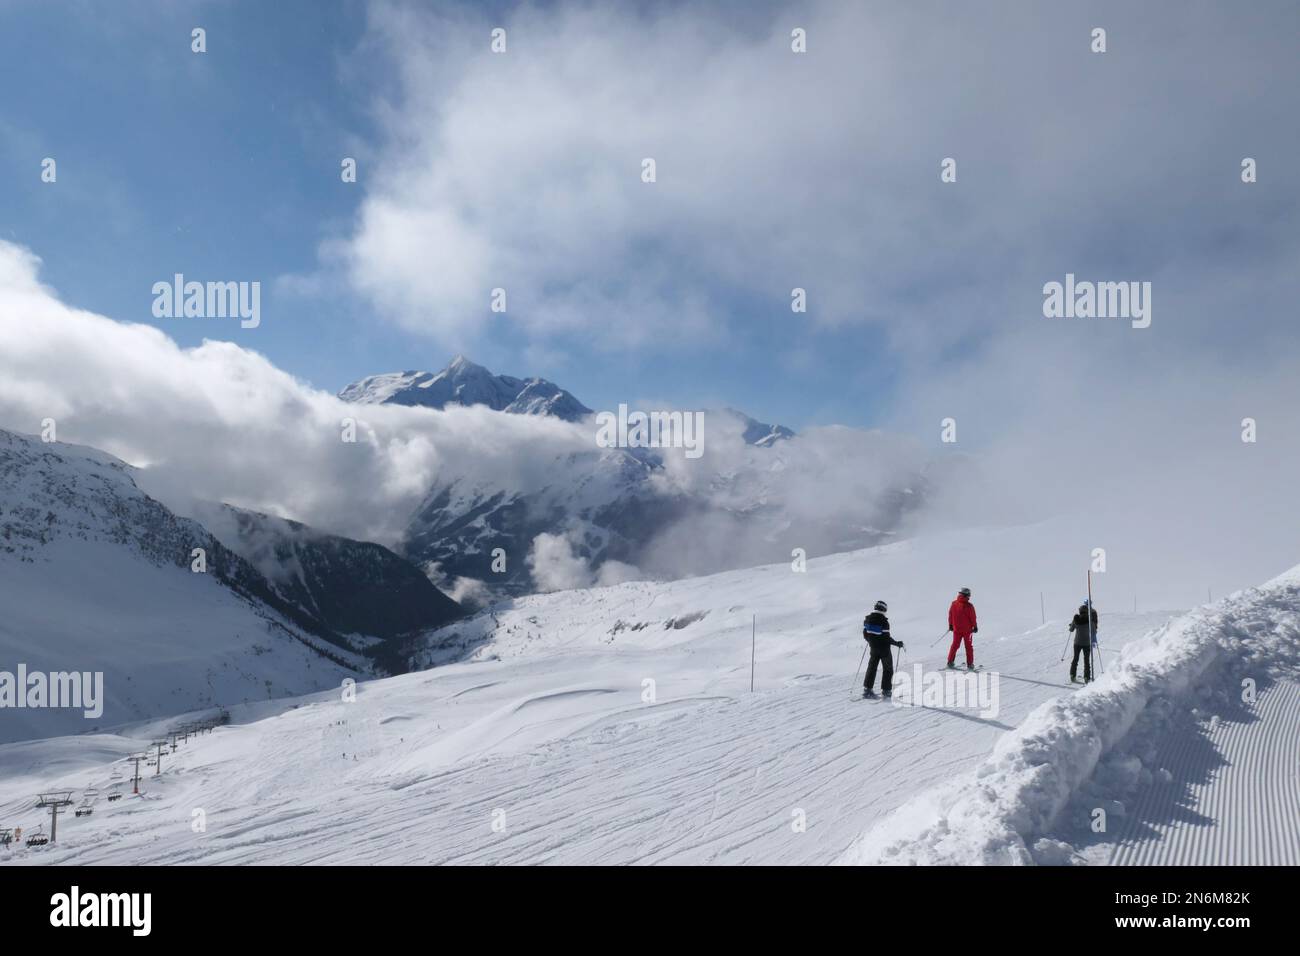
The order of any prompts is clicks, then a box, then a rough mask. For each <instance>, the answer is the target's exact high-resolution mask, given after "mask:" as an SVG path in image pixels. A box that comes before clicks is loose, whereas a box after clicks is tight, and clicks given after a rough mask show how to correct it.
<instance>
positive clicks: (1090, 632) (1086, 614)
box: [1070, 601, 1097, 684]
mask: <svg viewBox="0 0 1300 956" xmlns="http://www.w3.org/2000/svg"><path fill="white" fill-rule="evenodd" d="M1088 605H1089V602H1088V601H1084V602H1083V603H1082V604H1080V605H1079V611H1078V613H1077V614H1075V615H1074V620H1072V621H1071V622H1070V631H1071V632H1072V633H1073V634H1074V659H1073V660H1071V661H1070V683H1071V684H1073V683H1074V682H1075V679H1076V675H1077V674H1078V672H1079V652H1080V651H1082V652H1083V682H1084V683H1085V684H1086V683H1088V682H1089V681H1091V680H1092V649H1093V648H1094V647H1096V646H1097V609H1096V608H1095V607H1094V608H1090V607H1089V606H1088Z"/></svg>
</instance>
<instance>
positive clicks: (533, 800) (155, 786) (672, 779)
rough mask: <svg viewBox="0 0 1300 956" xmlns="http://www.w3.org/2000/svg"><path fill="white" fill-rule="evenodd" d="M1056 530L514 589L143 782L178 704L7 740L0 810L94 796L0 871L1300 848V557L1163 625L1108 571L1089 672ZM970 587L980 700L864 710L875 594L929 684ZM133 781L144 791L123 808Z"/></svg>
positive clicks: (1097, 857)
mask: <svg viewBox="0 0 1300 956" xmlns="http://www.w3.org/2000/svg"><path fill="white" fill-rule="evenodd" d="M1064 531H1065V529H1063V528H1062V527H1061V526H1060V525H1059V524H1052V523H1048V524H1044V525H1039V526H1034V527H1030V528H1018V529H1002V530H996V531H989V530H976V531H966V532H954V533H948V534H944V535H940V536H935V537H932V538H928V539H919V538H918V539H915V540H912V541H907V542H900V543H897V544H894V545H889V546H886V547H883V548H874V549H869V550H865V551H857V552H851V553H847V554H841V555H834V556H830V557H825V558H820V559H816V560H812V561H809V562H808V564H807V570H806V571H803V572H797V571H794V570H793V569H792V568H791V566H789V565H773V566H769V567H763V568H755V569H748V570H743V571H735V572H728V573H725V574H719V575H714V576H710V577H706V578H696V579H689V580H682V581H677V582H672V583H662V584H651V583H640V582H634V583H628V584H622V585H618V586H613V587H607V588H597V589H592V590H584V591H572V592H558V593H554V594H548V595H538V596H533V597H529V598H525V599H521V600H519V601H516V602H513V603H512V604H511V605H510V606H508V607H506V606H500V607H498V608H496V609H495V610H494V611H493V612H489V613H483V614H481V615H478V616H476V617H475V618H472V619H470V620H468V621H465V622H462V623H460V624H459V625H456V626H453V627H449V628H446V629H444V630H443V631H441V632H438V633H435V634H434V635H432V636H431V637H430V640H429V650H428V652H427V655H426V656H427V658H428V662H429V663H431V664H438V666H434V667H431V668H430V669H428V670H423V671H419V672H416V673H411V674H407V675H403V676H400V677H394V678H388V679H384V680H376V681H370V682H363V683H361V684H359V685H357V686H356V693H355V699H354V700H350V701H349V700H348V699H346V698H347V696H349V695H346V694H344V693H342V692H333V691H331V692H327V693H321V694H315V695H312V696H308V697H301V698H295V699H290V700H279V701H272V702H267V703H263V704H257V705H245V706H242V707H231V708H230V714H231V723H230V724H229V725H228V726H223V727H219V728H217V729H216V730H215V731H214V732H213V733H211V734H206V735H203V736H200V737H197V738H192V739H191V740H190V741H189V742H186V743H183V744H181V745H179V747H178V748H177V750H176V752H175V753H172V754H168V755H166V756H164V758H163V768H162V770H163V772H162V773H161V775H158V776H149V775H146V776H144V777H143V779H142V783H141V790H142V793H141V795H140V796H131V795H130V790H131V784H130V779H129V777H130V771H129V765H127V764H126V763H124V759H123V758H125V757H126V756H127V755H128V754H130V753H133V752H138V751H140V750H142V749H144V747H145V746H146V745H147V743H148V741H150V740H152V739H155V738H157V737H158V736H160V735H162V734H163V733H164V732H165V731H166V729H167V727H168V726H169V725H171V724H173V723H174V724H179V723H181V722H182V721H183V718H181V717H178V718H177V719H176V721H174V722H169V721H155V722H153V723H151V724H149V725H141V726H137V727H131V728H123V729H122V730H121V732H119V733H116V734H95V735H79V736H70V737H60V738H51V739H46V740H35V741H27V742H21V743H15V744H9V745H6V746H3V747H0V827H14V826H20V827H22V828H23V830H24V832H25V833H29V832H31V831H32V830H34V829H36V827H37V826H38V825H43V826H44V829H45V831H46V832H47V833H48V830H49V820H48V813H47V812H45V811H41V810H39V809H37V808H36V807H35V806H34V803H35V799H34V797H35V795H36V794H37V793H39V792H42V791H49V790H54V789H71V790H74V791H78V796H79V795H80V793H81V792H82V791H84V790H85V789H86V788H88V787H93V788H96V789H98V791H99V793H100V797H99V800H98V803H97V804H96V806H95V812H94V813H93V814H92V815H90V816H86V817H82V818H74V817H73V816H72V814H71V813H67V814H65V815H64V816H62V817H61V818H60V820H59V824H58V827H59V830H58V839H57V842H56V843H55V844H53V845H49V846H43V847H32V848H28V847H26V846H23V845H11V846H9V847H6V848H3V849H0V862H3V863H5V864H7V865H21V864H246V863H256V864H367V863H396V864H444V863H450V864H465V863H483V864H502V863H521V864H548V863H549V864H651V863H674V864H755V863H766V864H831V863H841V864H879V863H886V864H890V863H897V864H910V863H921V864H947V863H954V864H1034V863H1038V864H1107V863H1116V864H1126V863H1152V862H1167V863H1187V864H1195V863H1210V862H1215V863H1234V864H1262V863H1289V864H1295V863H1300V834H1298V833H1297V825H1298V821H1300V756H1298V755H1300V721H1298V718H1300V692H1298V691H1297V688H1298V686H1300V569H1296V570H1293V571H1291V572H1288V573H1287V574H1284V575H1282V576H1281V577H1278V578H1276V579H1275V580H1273V581H1270V582H1269V583H1267V584H1265V585H1263V586H1261V587H1258V588H1254V589H1249V590H1246V591H1243V592H1240V593H1238V594H1235V595H1232V596H1231V597H1229V598H1227V599H1225V600H1222V601H1220V602H1218V603H1216V604H1214V605H1210V606H1205V607H1200V608H1196V609H1194V610H1191V611H1190V612H1178V611H1165V612H1149V613H1141V614H1124V613H1115V612H1114V611H1112V610H1111V609H1110V608H1108V606H1107V604H1106V603H1105V578H1104V576H1098V579H1099V581H1100V586H1099V588H1098V603H1099V610H1100V611H1101V621H1102V623H1101V628H1100V640H1101V648H1102V667H1103V669H1102V673H1101V674H1100V676H1099V678H1098V679H1097V680H1096V681H1095V682H1094V683H1093V684H1091V685H1087V686H1086V687H1085V686H1082V685H1071V684H1070V683H1069V680H1068V661H1066V662H1062V660H1061V657H1062V652H1063V648H1064V645H1065V644H1066V642H1067V640H1068V638H1067V633H1066V622H1067V621H1068V617H1069V613H1071V612H1072V611H1073V610H1074V607H1075V606H1077V603H1078V599H1079V597H1080V595H1079V594H1078V593H1074V592H1067V593H1066V594H1065V595H1064V597H1060V598H1057V599H1056V600H1055V602H1054V603H1053V604H1052V605H1049V613H1048V617H1049V620H1048V621H1047V622H1046V624H1043V623H1041V622H1040V620H1039V596H1038V591H1039V583H1038V582H1041V581H1045V580H1051V581H1059V580H1069V579H1079V578H1081V575H1079V574H1078V573H1077V567H1076V565H1077V561H1076V562H1071V561H1070V560H1068V559H1067V558H1066V557H1064V556H1058V552H1059V551H1060V547H1059V542H1060V540H1061V539H1062V536H1063V533H1064ZM989 554H997V555H998V556H999V558H998V561H997V562H995V563H994V562H989V561H988V560H987V556H988V555H989ZM961 584H970V585H971V586H972V587H974V589H975V594H974V602H975V604H976V606H977V608H978V610H979V614H980V632H979V634H977V635H976V638H975V647H976V655H977V659H978V661H979V662H980V663H981V664H982V665H984V668H985V670H984V672H983V675H982V676H980V677H975V678H963V679H964V680H966V681H968V682H969V681H976V682H978V681H981V680H982V681H986V682H987V683H985V684H984V685H983V686H984V689H985V695H984V696H983V697H982V698H978V699H977V698H971V699H968V700H966V701H965V702H964V703H963V704H962V705H961V706H958V705H956V703H955V702H953V701H951V700H941V701H939V702H938V703H937V704H936V702H935V701H930V702H928V703H927V702H926V701H925V698H924V695H921V699H920V700H914V701H913V702H912V704H911V705H908V704H906V703H905V702H903V701H901V700H898V699H896V700H895V701H894V702H885V701H863V700H861V699H859V698H860V692H861V674H860V673H859V675H858V677H857V678H856V679H855V678H854V677H853V668H854V666H855V665H856V664H857V662H858V660H859V657H860V655H861V653H862V647H863V644H862V640H861V621H862V616H863V614H864V613H865V610H866V609H867V608H869V607H870V606H871V603H872V601H874V600H875V599H877V598H881V597H884V598H887V599H888V600H889V603H890V610H891V615H890V616H891V620H892V623H893V631H894V634H895V636H896V637H898V638H900V639H902V640H904V641H905V642H906V644H907V650H906V652H905V653H904V654H903V655H902V659H901V663H900V674H908V675H909V679H911V678H912V677H913V676H919V677H920V679H921V681H922V685H921V686H924V682H925V681H926V675H928V674H931V673H937V674H939V675H941V676H943V675H945V674H947V673H948V672H946V671H944V668H943V665H944V660H945V657H946V650H947V644H948V641H947V638H946V637H943V636H942V635H941V634H940V630H939V629H940V628H941V627H942V626H943V623H944V615H945V613H946V609H947V605H948V602H949V601H950V600H951V598H952V596H953V592H954V590H955V588H956V587H957V586H959V585H961ZM1062 604H1064V606H1063V607H1062V606H1060V605H1062ZM751 628H752V629H753V632H751ZM751 633H754V634H756V641H755V652H754V664H753V673H754V687H755V689H754V691H753V692H751V691H750V680H751ZM937 638H938V640H937V641H936V639H937ZM958 660H959V661H960V660H961V658H960V656H959V658H958ZM438 662H443V663H438ZM917 665H920V667H921V671H920V672H919V675H918V673H917V672H916V671H915V670H914V668H915V667H916V666H917ZM967 686H970V685H969V684H968V685H967ZM990 694H991V695H993V696H989V695H990ZM142 771H144V772H145V773H146V774H152V773H153V771H152V770H145V769H144V768H143V767H142ZM114 787H117V788H123V787H124V788H125V792H126V793H127V794H128V795H127V796H126V797H125V798H124V799H121V800H120V801H117V802H114V803H111V804H110V803H107V802H105V800H104V798H103V794H104V793H106V792H107V791H108V790H109V789H111V788H114Z"/></svg>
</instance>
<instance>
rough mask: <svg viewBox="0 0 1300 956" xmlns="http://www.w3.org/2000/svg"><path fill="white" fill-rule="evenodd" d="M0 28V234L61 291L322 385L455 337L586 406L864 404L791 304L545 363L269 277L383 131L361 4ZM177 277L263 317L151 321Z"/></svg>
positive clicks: (20, 15) (54, 15) (850, 350)
mask: <svg viewBox="0 0 1300 956" xmlns="http://www.w3.org/2000/svg"><path fill="white" fill-rule="evenodd" d="M444 6H447V7H451V6H454V5H444ZM477 9H482V5H479V7H478V8H477ZM0 23H2V24H3V29H0V83H3V85H4V87H5V88H6V89H9V90H21V91H22V95H21V96H11V97H8V98H7V99H6V102H5V104H4V106H3V109H2V110H0V131H2V132H3V139H4V142H3V144H0V176H3V179H4V181H5V182H6V183H7V184H9V185H8V187H7V188H6V190H5V202H4V204H3V213H0V236H3V237H4V238H6V239H8V240H9V241H11V242H15V243H19V244H21V245H24V246H26V247H28V248H29V249H31V250H32V251H33V252H35V253H36V254H37V255H39V256H40V257H41V258H42V260H43V262H44V265H43V269H42V277H43V280H44V281H45V282H46V283H47V284H48V285H50V286H51V287H53V288H54V289H55V290H57V291H58V293H59V294H60V296H61V297H62V298H64V300H65V301H67V302H69V303H70V304H73V305H76V306H79V307H82V308H86V309H89V310H92V311H95V312H99V313H101V314H105V315H108V316H111V317H113V318H116V319H120V320H126V321H134V322H146V323H152V324H156V325H158V326H159V327H161V328H163V329H164V330H165V331H166V332H167V333H168V334H169V335H171V336H172V337H173V338H175V339H176V340H177V341H178V342H179V343H180V344H182V345H187V346H188V345H196V344H198V343H199V342H200V341H201V340H202V339H203V338H204V337H205V336H206V337H213V338H229V339H231V340H233V341H235V342H238V343H239V344H241V345H245V346H247V347H249V348H252V349H255V350H257V351H260V352H262V353H263V354H265V355H266V356H268V357H269V358H270V359H271V360H272V361H273V362H275V363H276V364H277V365H278V366H280V367H281V368H283V369H285V370H287V371H289V372H291V373H293V374H295V375H297V376H299V377H301V378H303V379H305V380H307V381H309V382H311V383H312V384H314V385H316V386H318V387H321V388H325V389H328V390H331V391H332V390H335V389H337V388H339V387H341V386H342V385H344V384H346V383H347V382H349V381H352V380H354V379H356V378H359V377H361V376H362V375H366V374H371V373H375V372H382V371H390V370H396V369H405V368H437V367H440V366H441V365H442V364H444V363H445V362H446V361H447V359H449V358H450V357H451V354H452V351H453V350H454V349H457V348H461V349H463V350H464V351H465V352H466V353H467V354H469V355H470V356H471V357H473V358H475V359H476V360H478V361H480V362H481V363H483V364H487V365H489V366H490V367H493V368H494V369H495V370H497V371H501V372H507V373H513V374H517V375H529V374H544V375H547V376H550V377H554V378H556V379H557V380H558V381H559V382H560V383H561V384H562V385H564V386H565V387H567V388H569V389H570V390H571V391H573V392H574V393H575V394H577V395H578V396H579V397H580V398H581V399H583V400H584V401H585V402H586V403H587V404H589V405H592V406H593V407H598V408H599V407H613V406H614V405H616V404H617V402H619V401H626V400H628V399H629V398H631V399H633V400H635V399H637V398H639V397H646V398H651V399H661V400H670V401H675V402H681V403H683V404H685V405H690V404H692V403H697V404H698V403H729V404H734V405H737V406H739V407H742V408H745V409H746V410H749V411H751V412H752V413H753V414H756V415H760V416H767V417H768V418H770V419H778V420H782V421H792V422H795V423H798V424H803V423H805V422H808V421H815V420H828V421H845V422H850V423H864V422H869V421H870V420H871V419H872V417H873V415H874V410H875V408H876V406H877V403H878V400H879V395H878V391H879V388H878V385H879V384H880V383H877V386H876V387H872V388H859V389H853V390H851V392H850V393H848V394H831V395H828V394H826V393H819V391H818V390H816V389H812V388H810V387H809V383H808V382H807V380H800V379H798V378H792V377H791V376H790V375H789V373H788V369H786V368H784V367H783V366H782V364H781V363H780V361H778V359H779V356H780V355H781V354H782V352H783V351H786V350H788V348H789V345H790V336H789V333H788V329H789V321H788V316H789V312H788V309H785V308H783V301H778V302H776V303H767V304H766V309H765V308H764V304H763V303H758V304H756V303H754V302H752V301H749V302H746V301H744V297H743V296H735V297H734V298H733V299H732V302H731V303H730V304H731V305H732V306H733V307H734V308H735V309H737V310H741V309H743V310H744V312H745V323H744V330H743V334H740V335H736V336H734V337H731V338H730V339H729V340H728V341H727V342H726V343H725V344H724V345H721V346H719V347H717V348H710V349H708V350H706V351H702V352H699V353H698V354H692V353H689V352H687V351H685V350H683V351H679V352H677V353H676V354H675V355H674V356H673V358H672V360H671V361H665V357H664V354H663V352H662V351H658V350H651V351H648V352H647V351H645V350H639V349H625V350H608V349H600V350H591V351H586V352H584V350H583V348H582V344H581V342H578V341H575V340H573V339H570V340H567V341H565V342H563V343H562V347H561V349H562V351H560V352H558V353H557V351H556V350H554V349H552V350H550V351H549V352H548V353H547V355H548V356H549V357H550V358H551V359H552V360H551V361H544V360H543V361H539V360H538V358H537V356H536V354H535V353H528V352H526V351H525V346H526V345H527V342H526V341H525V340H524V339H523V338H522V337H519V336H517V335H512V333H511V330H510V329H509V328H498V329H489V330H487V331H488V332H489V333H490V334H484V335H482V336H480V337H478V338H476V339H474V340H471V341H469V342H441V341H439V340H436V339H430V338H428V337H426V336H423V335H419V334H415V333H413V332H411V331H409V330H406V329H403V328H399V327H396V326H394V325H393V324H392V323H390V322H387V321H384V320H383V319H382V318H380V317H379V316H378V315H377V314H376V313H377V310H376V308H375V307H374V305H373V304H371V303H370V302H368V301H367V300H366V299H365V298H364V297H361V296H356V295H353V294H350V291H349V290H347V289H342V288H334V289H332V290H331V293H330V294H329V295H323V296H317V297H309V298H304V297H302V296H296V295H286V294H283V291H282V290H281V289H280V288H279V287H277V285H276V283H275V280H276V278H277V277H279V276H283V275H305V274H308V273H311V272H313V271H314V270H316V269H317V267H318V258H317V252H318V247H319V245H320V244H321V243H322V241H325V240H327V239H329V238H330V237H337V236H339V235H343V234H346V233H347V231H348V228H349V225H350V223H351V222H352V221H353V220H354V218H355V217H356V215H357V210H358V206H359V203H360V202H361V200H362V198H363V196H364V195H365V185H364V182H363V183H362V184H344V183H342V182H341V181H340V178H339V160H340V158H341V157H342V156H345V155H349V156H358V155H359V156H363V157H364V156H365V155H367V154H368V152H369V151H371V150H373V149H374V148H375V146H376V144H377V143H378V141H379V140H380V139H381V138H382V134H381V132H380V130H379V128H378V127H377V125H376V123H375V121H374V112H373V101H374V98H375V97H376V96H379V95H382V94H383V93H384V92H385V91H386V89H388V88H389V87H390V86H391V84H392V83H393V82H394V76H393V74H394V66H393V63H392V61H391V59H390V58H389V57H388V56H386V55H385V51H383V50H382V49H380V48H377V47H372V48H370V49H366V48H365V44H364V43H363V41H364V39H365V36H366V30H367V22H366V11H365V10H364V8H363V7H362V6H361V5H359V4H356V3H348V2H343V3H333V2H331V3H319V2H309V0H277V2H275V3H254V2H248V3H245V2H235V3H210V4H183V3H174V4H154V3H139V2H128V3H123V4H111V5H109V4H61V3H54V4H44V3H23V2H20V3H17V4H10V5H0ZM196 25H198V26H202V27H204V28H205V29H206V30H207V34H208V52H207V53H206V54H203V55H196V54H194V53H192V52H191V50H190V36H189V31H190V29H191V28H192V27H193V26H196ZM46 156H50V157H53V158H55V159H56V161H57V163H58V182H57V183H56V184H54V185H53V186H51V185H47V184H43V183H41V182H40V180H39V164H40V161H41V160H42V159H43V158H44V157H46ZM365 162H366V160H365V159H364V158H363V159H362V163H363V166H362V170H363V178H364V173H365V165H364V163H365ZM176 271H180V272H183V273H184V274H185V275H186V276H187V277H188V278H194V279H199V280H207V279H249V280H252V279H258V280H260V281H261V282H262V286H263V288H262V295H263V301H262V311H263V315H264V316H265V317H266V318H265V319H264V322H263V324H262V325H261V327H259V328H257V329H251V330H239V329H238V328H234V327H232V326H231V325H230V324H223V323H220V322H219V320H218V321H217V323H216V324H215V325H213V324H211V323H205V322H203V321H193V320H191V321H189V322H185V321H175V320H167V319H162V320H159V319H154V318H153V317H152V316H151V315H150V311H149V310H150V305H151V302H152V294H151V292H150V289H151V287H152V285H153V283H154V282H156V281H159V280H167V279H169V278H170V277H171V275H172V274H173V273H174V272H176ZM764 311H766V312H767V313H768V315H764V314H763V313H764ZM879 342H880V337H879V335H878V334H877V333H876V332H874V331H872V330H869V329H858V330H853V331H851V332H847V333H846V332H843V331H841V332H839V333H825V334H823V333H820V332H817V331H814V332H812V334H806V335H805V336H804V343H805V345H806V346H810V347H811V348H812V349H814V350H815V352H816V354H817V356H818V358H817V377H818V378H819V379H824V377H826V376H830V377H832V378H838V379H840V380H842V381H844V382H852V381H853V379H854V376H855V370H856V369H858V368H860V367H861V366H862V365H864V364H873V357H872V356H873V353H875V352H876V351H878V348H879ZM557 354H562V355H563V359H562V360H559V361H556V360H554V359H555V357H556V355H557ZM887 380H888V376H886V377H885V378H883V379H881V382H885V381H887ZM629 383H634V384H635V388H636V389H637V390H636V391H635V392H634V393H632V394H629V392H628V385H629Z"/></svg>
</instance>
